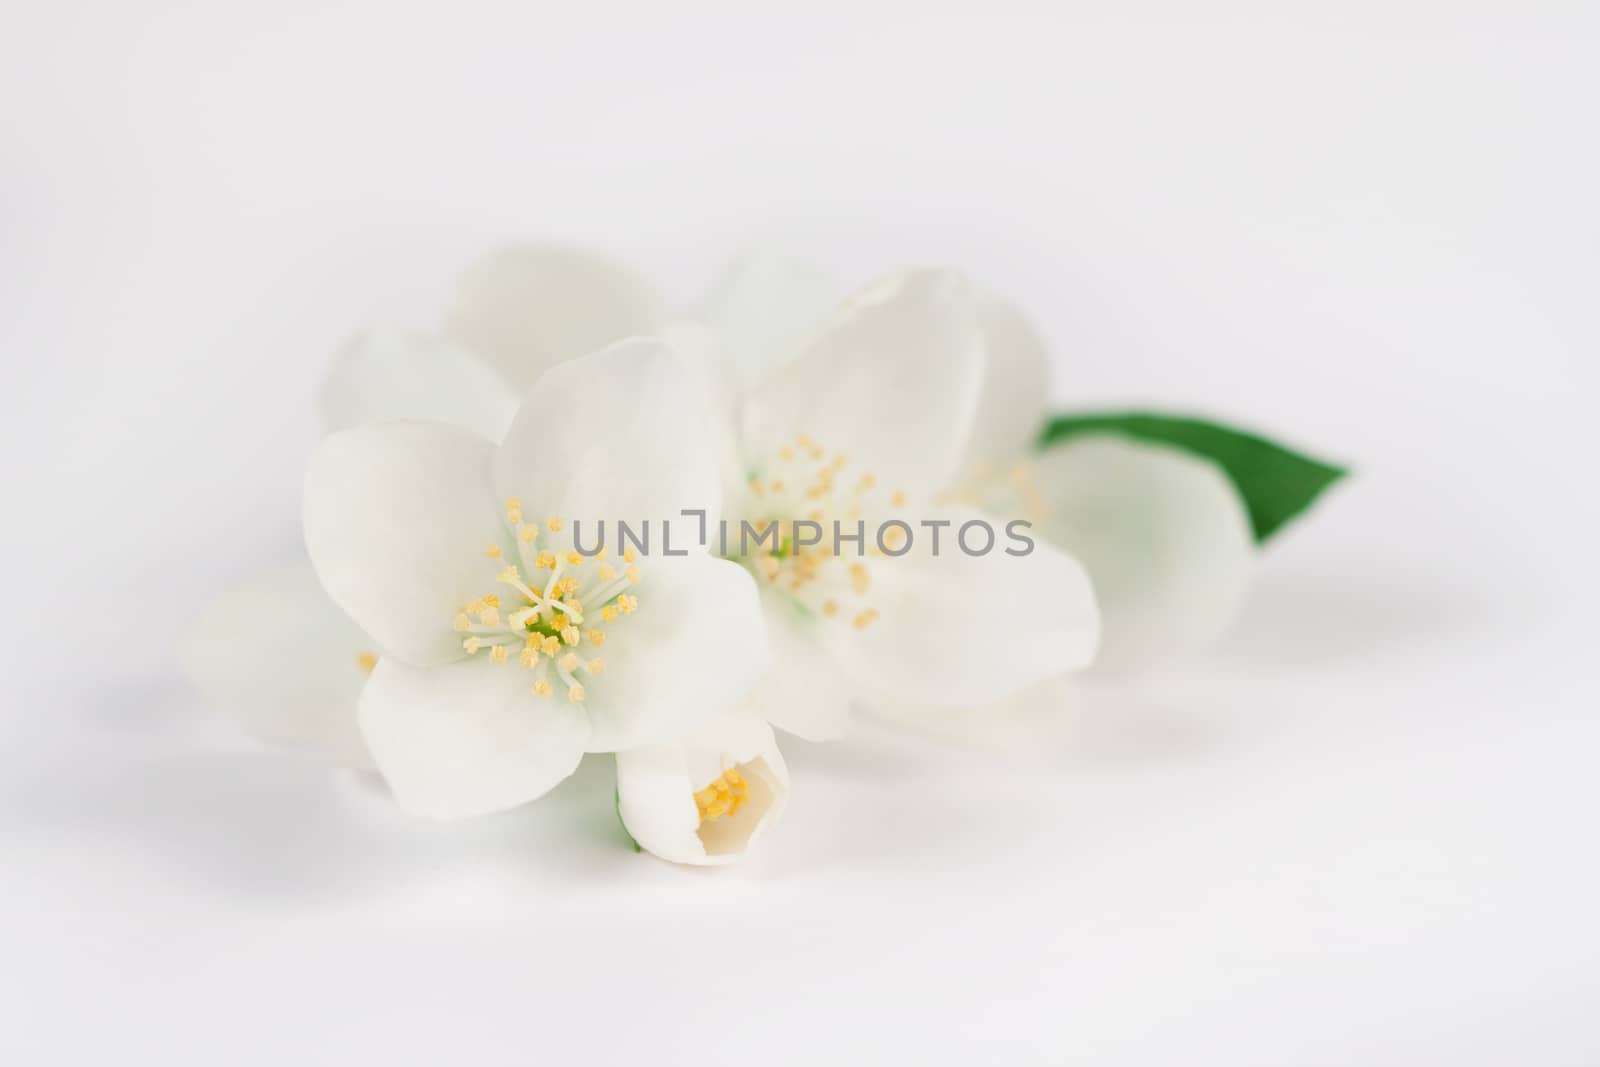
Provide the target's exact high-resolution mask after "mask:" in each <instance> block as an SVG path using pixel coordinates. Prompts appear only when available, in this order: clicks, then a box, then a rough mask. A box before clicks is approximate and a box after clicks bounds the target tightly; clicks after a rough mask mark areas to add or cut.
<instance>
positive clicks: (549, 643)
mask: <svg viewBox="0 0 1600 1067" xmlns="http://www.w3.org/2000/svg"><path fill="white" fill-rule="evenodd" d="M539 647H540V648H542V649H544V654H545V655H547V656H549V657H550V658H552V659H554V658H555V654H556V653H557V652H560V651H561V642H560V641H558V640H557V639H556V638H554V637H546V638H545V639H544V640H543V641H542V642H540V644H539Z"/></svg>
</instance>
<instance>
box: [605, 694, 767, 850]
mask: <svg viewBox="0 0 1600 1067" xmlns="http://www.w3.org/2000/svg"><path fill="white" fill-rule="evenodd" d="M788 797H789V770H788V768H787V767H786V766H784V762H783V756H782V755H781V754H780V753H779V752H778V745H777V741H776V740H775V739H774V737H773V736H772V727H770V726H768V725H767V724H766V722H765V721H763V720H762V719H761V717H760V716H758V715H754V714H751V713H749V712H747V711H741V712H738V713H735V714H733V715H729V716H726V717H724V718H722V719H719V720H718V721H717V722H715V723H712V724H711V725H710V726H708V727H706V728H705V729H703V730H701V731H699V732H697V733H696V734H694V735H693V736H690V737H686V738H684V739H682V740H680V741H676V742H673V743H670V744H664V745H657V746H654V747H651V748H644V749H637V750H634V751H631V752H619V753H618V754H617V813H618V814H619V815H620V816H621V817H622V823H623V825H624V826H625V827H627V830H628V833H629V834H631V835H632V836H633V839H634V840H635V841H636V842H638V844H639V845H640V847H642V848H644V849H646V850H647V851H649V852H652V853H654V854H655V855H657V856H660V857H661V858H662V859H665V860H671V861H672V862H674V863H688V864H695V865H714V864H724V863H732V862H733V861H734V860H736V859H738V858H739V857H740V856H742V855H743V854H744V853H745V852H746V851H747V850H748V849H749V848H750V846H752V845H753V844H755V842H756V839H757V838H759V837H760V836H761V835H762V834H764V833H766V832H767V831H768V830H769V829H771V827H772V826H773V825H774V824H775V823H776V822H777V820H778V816H779V815H780V814H782V812H783V807H784V804H785V803H786V802H787V800H788Z"/></svg>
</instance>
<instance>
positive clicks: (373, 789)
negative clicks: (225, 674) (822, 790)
mask: <svg viewBox="0 0 1600 1067" xmlns="http://www.w3.org/2000/svg"><path fill="white" fill-rule="evenodd" d="M45 770H46V771H49V770H51V768H45ZM612 783H613V775H612V771H611V768H610V766H609V761H607V760H600V759H588V760H586V761H585V763H584V764H583V765H582V766H580V768H579V770H578V772H577V773H575V774H574V775H573V776H572V777H570V778H569V779H568V780H567V781H565V782H563V783H562V784H561V785H560V786H558V787H557V788H556V789H555V790H553V791H552V792H551V793H549V794H547V795H546V796H545V797H542V798H540V799H539V800H538V801H535V802H534V803H532V804H529V805H527V806H525V807H523V808H520V809H518V810H516V811H513V812H508V813H505V814H501V815H493V816H486V817H483V818H478V819H465V820H460V821H455V822H433V821H429V820H423V819H415V818H412V817H409V816H407V815H405V814H404V813H403V812H401V811H400V810H399V808H398V807H397V806H396V805H395V803H394V800H393V798H392V797H390V796H389V793H388V790H387V788H386V787H385V786H384V785H383V783H382V781H381V780H380V779H378V778H377V777H376V776H375V775H372V774H370V773H366V772H358V771H348V770H340V769H336V768H332V767H329V766H327V765H326V764H324V763H322V762H321V761H319V760H316V759H312V758H308V757H302V756H297V755H294V754H291V753H280V752H273V751H260V752H190V753H185V754H164V755H158V756H150V757H148V758H141V757H130V758H126V759H124V760H121V761H118V762H114V763H110V764H109V765H107V764H105V763H102V765H101V766H98V767H94V766H84V765H79V766H77V767H75V768H73V769H72V772H71V773H70V774H64V773H46V774H42V775H41V776H40V777H37V778H32V779H26V780H20V779H13V780H11V781H10V782H8V783H6V784H5V786H4V787H3V789H0V796H3V797H4V798H5V800H4V802H5V803H6V804H7V808H8V810H7V816H8V821H11V822H13V823H16V822H21V823H23V824H24V825H26V826H27V828H29V829H42V830H45V831H47V832H49V833H51V834H53V835H57V836H61V837H67V838H72V837H78V838H82V839H86V840H87V841H89V842H94V843H96V844H97V845H103V844H105V843H107V842H110V843H113V844H114V845H115V846H116V847H119V848H122V849H135V850H138V851H140V852H142V853H144V854H145V855H146V856H147V857H148V858H149V859H151V860H152V861H153V862H155V863H156V864H158V865H160V866H161V867H163V868H165V869H167V870H168V871H169V872H170V873H172V874H173V875H176V876H178V877H180V878H183V879H185V880H193V881H197V882H201V883H205V884H209V885H210V886H212V887H213V888H214V889H215V890H217V891H220V892H226V893H238V894H244V895H248V896H251V897H254V898H260V899H262V900H265V901H268V902H272V901H276V902H278V903H280V904H283V905H285V906H294V905H296V904H300V903H309V902H313V901H326V900H327V899H328V898H351V899H359V898H367V897H370V896H371V895H372V894H375V893H377V894H381V893H382V892H384V891H388V890H395V889H397V888H404V887H408V886H416V885H419V884H423V883H426V882H427V881H429V880H430V879H434V878H439V877H449V876H450V875H451V874H452V872H459V871H461V870H463V869H467V870H471V871H474V872H476V873H482V872H484V871H485V870H489V871H492V872H494V873H496V874H497V875H500V876H503V877H506V878H509V879H512V880H528V879H532V880H534V881H545V880H549V879H557V880H562V881H572V880H574V879H581V878H584V877H587V876H594V877H597V878H598V877H600V876H601V873H602V872H603V871H604V870H606V869H608V868H610V867H611V866H612V865H614V864H615V862H616V861H617V859H618V857H620V856H622V855H624V854H628V855H631V853H630V852H628V850H627V847H626V845H625V843H624V839H623V837H622V835H621V831H620V829H619V828H618V826H617V822H616V816H615V812H614V807H613V801H612V795H611V791H612Z"/></svg>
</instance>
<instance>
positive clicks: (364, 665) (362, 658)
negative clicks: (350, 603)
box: [356, 652, 600, 674]
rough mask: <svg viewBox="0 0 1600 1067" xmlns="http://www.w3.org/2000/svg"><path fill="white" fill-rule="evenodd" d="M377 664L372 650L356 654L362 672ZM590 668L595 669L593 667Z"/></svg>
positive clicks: (366, 672)
mask: <svg viewBox="0 0 1600 1067" xmlns="http://www.w3.org/2000/svg"><path fill="white" fill-rule="evenodd" d="M595 662H596V663H598V662H600V661H599V660H596V661H595ZM377 665H378V657H377V656H376V655H375V654H373V653H371V652H358V653H357V654H356V666H357V667H359V668H360V669H361V673H363V674H371V673H372V668H374V667H376V666H377ZM590 669H591V670H593V667H591V668H590Z"/></svg>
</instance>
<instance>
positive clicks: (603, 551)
mask: <svg viewBox="0 0 1600 1067" xmlns="http://www.w3.org/2000/svg"><path fill="white" fill-rule="evenodd" d="M609 555H611V552H610V550H609V549H607V548H606V546H605V545H601V546H600V547H599V548H598V549H596V550H595V554H594V558H595V562H597V563H598V562H600V561H601V560H604V559H605V558H606V557H607V556H609Z"/></svg>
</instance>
